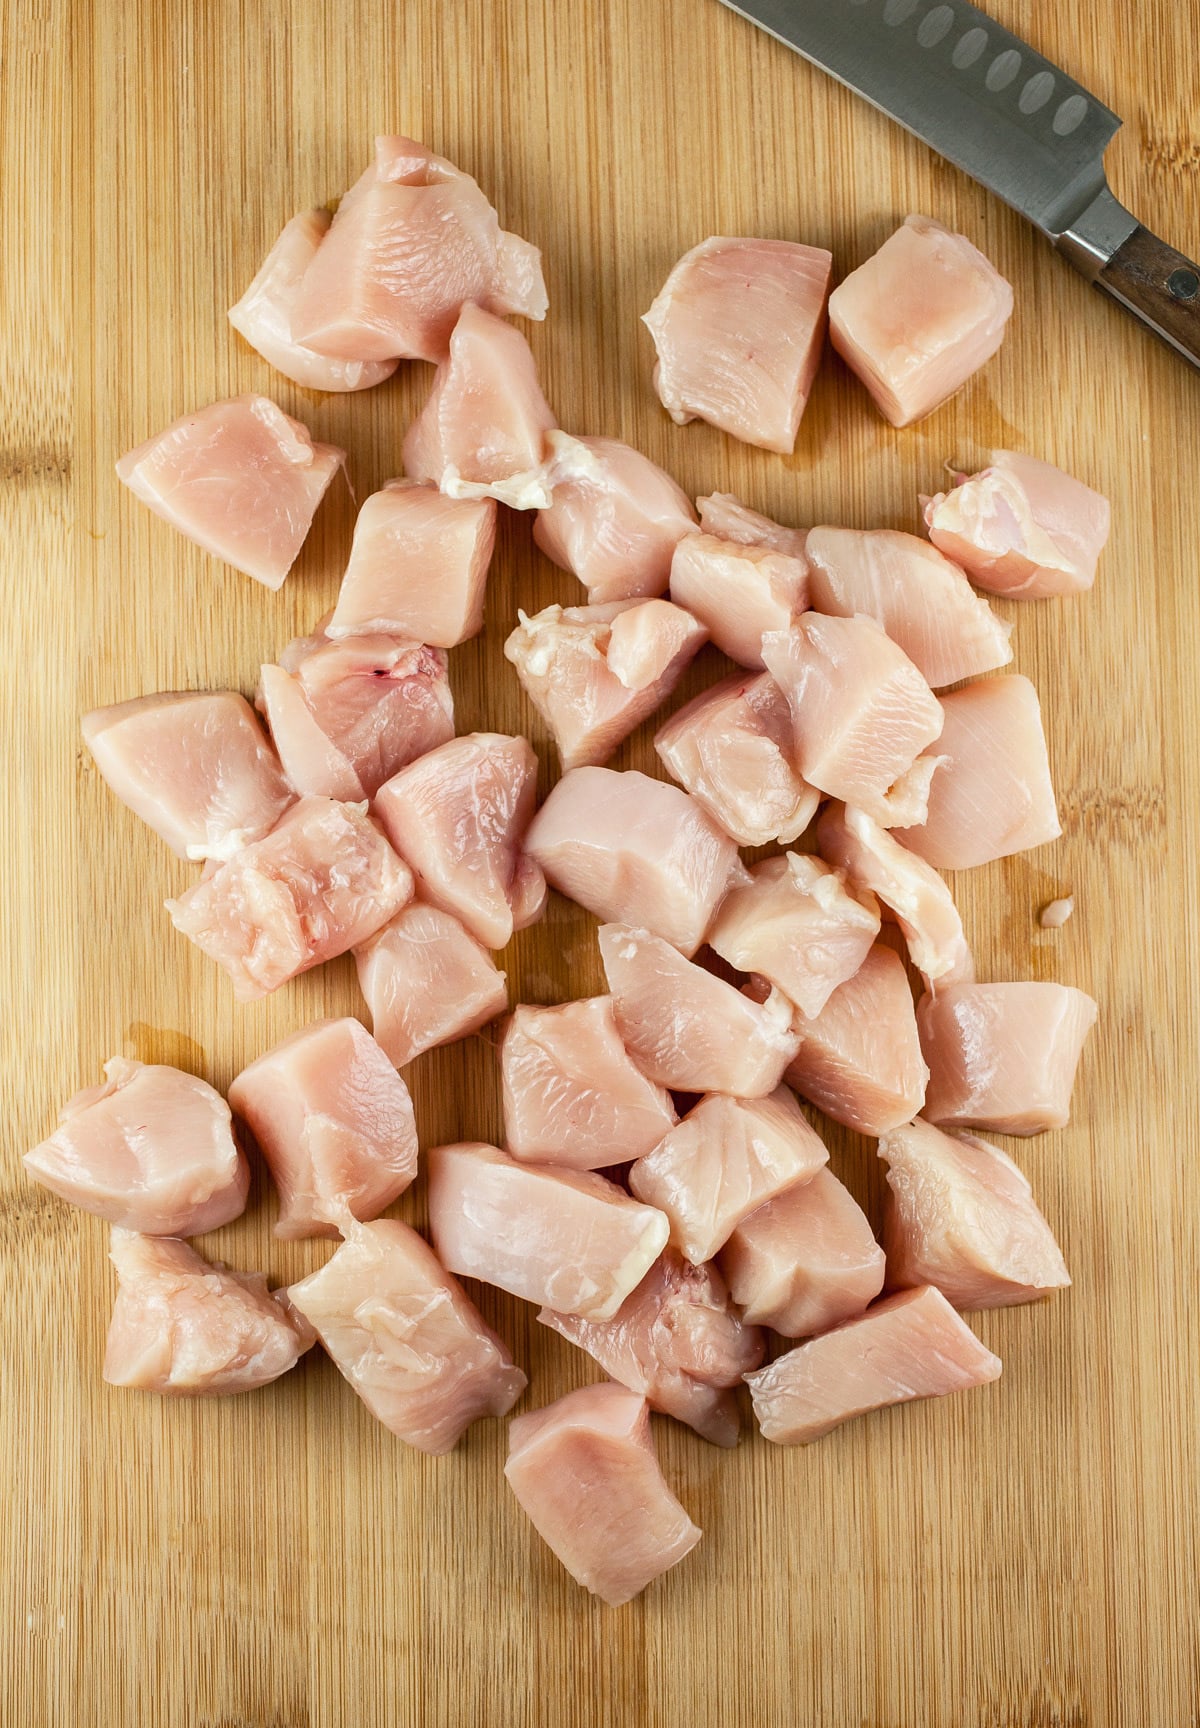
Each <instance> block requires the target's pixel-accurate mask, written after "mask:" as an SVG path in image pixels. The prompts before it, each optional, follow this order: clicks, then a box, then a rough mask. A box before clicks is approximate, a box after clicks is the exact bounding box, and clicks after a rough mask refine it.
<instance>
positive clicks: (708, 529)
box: [696, 492, 808, 558]
mask: <svg viewBox="0 0 1200 1728" xmlns="http://www.w3.org/2000/svg"><path fill="white" fill-rule="evenodd" d="M696 508H697V509H698V510H699V512H700V531H701V533H703V534H712V535H714V536H715V537H716V538H717V539H718V540H734V541H736V542H737V544H738V545H739V546H766V547H767V548H769V550H770V551H772V552H786V553H787V555H788V556H789V557H790V558H803V557H804V555H805V553H804V545H805V541H806V540H807V539H808V533H807V530H806V529H804V528H785V527H784V526H783V524H782V523H781V522H774V521H772V519H771V518H770V517H769V516H763V515H760V513H759V512H758V511H757V510H751V509H750V507H749V505H748V504H743V503H742V501H741V499H740V498H735V497H734V495H733V493H732V492H710V493H709V494H708V496H707V498H697V500H696Z"/></svg>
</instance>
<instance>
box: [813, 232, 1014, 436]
mask: <svg viewBox="0 0 1200 1728" xmlns="http://www.w3.org/2000/svg"><path fill="white" fill-rule="evenodd" d="M1012 309H1013V293H1012V288H1011V287H1010V286H1009V284H1008V283H1007V282H1006V281H1005V279H1004V277H1003V276H1001V274H1000V272H999V271H998V270H997V269H996V268H995V266H994V265H993V264H991V263H990V262H989V260H988V259H987V258H985V257H984V255H983V253H982V252H980V251H979V250H978V249H977V248H976V247H974V246H972V244H971V242H970V241H969V240H967V239H966V238H965V237H964V236H963V235H962V234H952V233H950V231H949V230H948V229H946V228H943V227H942V225H941V223H940V222H935V221H934V220H933V218H932V217H930V216H909V217H908V218H907V219H906V221H905V222H904V223H903V224H902V226H901V227H899V228H897V230H896V232H895V233H894V234H892V235H891V236H890V237H889V238H888V239H887V240H885V241H884V243H883V245H882V246H881V247H880V248H879V250H878V252H875V253H874V254H872V256H871V257H870V258H868V259H867V260H866V262H865V263H863V264H860V265H859V267H858V269H857V270H852V271H851V273H850V275H849V276H847V277H846V278H845V280H844V281H842V282H840V283H839V284H838V286H837V287H836V288H835V289H834V291H833V293H832V294H831V295H830V297H829V334H830V339H831V340H832V342H833V346H834V347H835V348H836V349H837V351H838V353H839V354H840V355H841V356H842V359H843V360H844V361H845V362H846V364H847V366H849V367H850V370H851V371H852V372H855V373H857V375H858V377H859V378H861V380H862V382H863V383H864V384H865V385H866V387H867V389H868V390H869V391H870V392H871V395H872V396H873V397H874V399H875V402H876V404H877V406H878V408H879V411H880V413H881V414H882V415H883V416H884V418H885V419H886V420H890V421H891V423H892V425H893V426H909V425H911V424H912V422H913V421H914V420H921V419H923V418H924V416H925V415H926V414H930V413H932V411H933V410H934V409H935V408H936V407H938V406H939V404H940V403H942V402H944V401H945V400H946V399H947V397H949V396H953V395H954V393H955V391H956V390H959V389H961V387H962V386H963V385H964V384H965V383H966V381H967V379H968V378H970V377H971V376H972V374H973V373H975V372H977V371H978V370H979V368H980V367H981V366H982V365H983V364H984V362H985V361H987V360H990V359H991V357H992V355H993V354H994V353H995V352H996V350H997V348H999V346H1000V344H1001V342H1002V341H1003V340H1004V332H1005V328H1006V326H1007V324H1008V320H1009V318H1010V317H1011V315H1012Z"/></svg>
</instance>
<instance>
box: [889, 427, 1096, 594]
mask: <svg viewBox="0 0 1200 1728" xmlns="http://www.w3.org/2000/svg"><path fill="white" fill-rule="evenodd" d="M922 503H923V507H924V511H925V526H926V528H927V529H928V530H929V538H930V539H931V540H932V541H933V543H934V545H935V546H937V547H940V549H941V550H942V551H943V552H944V553H945V554H946V556H947V557H948V558H953V559H954V561H955V562H956V563H957V564H961V565H962V567H963V569H964V570H965V571H966V572H967V575H968V576H969V577H970V578H971V580H972V582H975V583H976V584H977V585H978V586H979V587H980V588H986V589H987V590H988V591H989V592H990V593H992V594H1003V595H1005V596H1006V597H1007V598H1008V599H1010V600H1042V599H1045V597H1046V596H1047V595H1050V594H1079V593H1081V592H1082V591H1083V590H1084V589H1086V588H1090V587H1091V586H1092V583H1093V582H1094V581H1095V580H1096V561H1097V559H1098V558H1099V556H1100V553H1101V551H1102V549H1103V547H1104V543H1105V541H1106V540H1107V539H1108V530H1109V526H1110V522H1111V515H1112V513H1111V511H1110V510H1109V505H1108V499H1107V498H1105V497H1104V496H1103V494H1102V493H1099V492H1093V490H1092V488H1091V487H1090V486H1085V485H1084V483H1083V481H1082V480H1076V479H1075V478H1074V477H1073V476H1072V475H1070V474H1064V473H1063V471H1062V469H1061V468H1055V467H1052V466H1051V464H1050V463H1049V462H1039V461H1038V460H1037V458H1036V457H1035V456H1021V455H1018V453H1017V452H1016V451H1015V450H993V451H992V460H991V463H990V465H989V466H988V467H987V468H984V469H982V470H981V471H980V472H979V473H978V474H972V475H970V476H968V477H966V478H964V479H962V480H960V481H959V483H958V485H957V486H955V487H954V489H953V491H951V492H939V493H938V495H937V497H936V498H926V499H923V500H922Z"/></svg>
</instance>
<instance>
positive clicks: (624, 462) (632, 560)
mask: <svg viewBox="0 0 1200 1728" xmlns="http://www.w3.org/2000/svg"><path fill="white" fill-rule="evenodd" d="M547 442H548V444H549V445H550V449H551V451H552V453H553V462H554V469H553V483H554V496H553V498H552V500H551V502H550V504H549V506H548V507H547V508H546V509H544V510H539V511H538V513H537V517H536V518H535V520H534V524H533V538H534V540H535V541H536V542H537V544H538V545H539V546H540V547H541V549H542V551H543V552H544V553H545V554H546V556H547V558H550V559H552V560H553V561H554V563H555V564H557V565H558V566H559V567H560V568H561V569H563V570H569V571H570V572H571V574H572V575H573V576H578V578H579V580H580V581H581V582H582V583H583V585H584V587H585V588H586V589H587V591H588V603H589V605H592V606H598V605H605V604H606V603H607V602H608V601H610V600H632V599H637V598H641V597H643V596H646V595H655V594H661V593H662V592H663V590H664V589H665V588H666V586H667V581H668V579H669V577H670V574H671V554H672V553H673V552H674V550H675V547H676V545H677V544H678V542H679V541H680V540H681V539H682V538H683V537H684V536H685V535H687V534H694V533H695V532H696V513H695V511H694V510H693V509H692V506H691V504H690V503H689V501H688V498H687V495H686V493H684V492H683V491H682V490H681V489H680V488H679V487H678V486H677V485H676V484H675V482H674V480H672V479H671V477H670V475H669V474H664V473H663V471H662V469H661V468H658V467H656V466H655V464H654V463H653V462H651V461H650V459H649V457H648V456H643V455H642V453H641V451H640V450H633V449H631V448H630V446H629V445H628V444H621V443H619V442H618V441H617V439H615V438H572V437H570V436H569V435H568V434H567V433H566V432H551V433H549V434H548V435H547Z"/></svg>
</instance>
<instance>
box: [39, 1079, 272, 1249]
mask: <svg viewBox="0 0 1200 1728" xmlns="http://www.w3.org/2000/svg"><path fill="white" fill-rule="evenodd" d="M104 1073H105V1081H104V1084H103V1085H102V1086H88V1087H85V1088H84V1090H83V1091H82V1092H77V1093H76V1094H75V1096H74V1097H73V1098H72V1099H70V1101H69V1102H68V1103H66V1104H64V1105H63V1107H62V1110H61V1111H60V1112H59V1119H58V1127H57V1128H56V1129H55V1130H54V1132H53V1134H51V1135H50V1137H49V1138H48V1139H47V1140H43V1141H42V1143H41V1145H40V1146H35V1147H34V1148H33V1151H32V1152H27V1153H26V1154H25V1157H24V1160H23V1162H24V1165H25V1168H26V1170H28V1172H29V1174H30V1175H31V1176H32V1177H33V1179H34V1181H35V1182H40V1183H41V1184H42V1186H43V1187H45V1188H49V1189H50V1191H51V1193H52V1194H57V1195H58V1196H59V1198H60V1199H62V1200H69V1201H70V1202H71V1204H72V1205H73V1206H81V1207H82V1208H83V1210H84V1211H85V1212H94V1213H95V1214H96V1216H97V1217H98V1218H107V1219H108V1221H109V1223H110V1224H119V1225H121V1226H123V1227H124V1228H125V1229H127V1230H140V1231H143V1232H144V1233H146V1234H147V1235H154V1236H202V1235H203V1234H204V1232H205V1231H206V1230H216V1229H217V1228H218V1227H219V1226H220V1225H222V1224H228V1223H230V1221H231V1220H232V1219H234V1218H239V1217H240V1216H241V1214H242V1212H243V1211H244V1210H245V1207H246V1193H247V1190H248V1189H249V1186H250V1171H249V1168H248V1167H247V1164H246V1160H245V1159H244V1158H243V1157H242V1155H241V1153H240V1152H239V1151H238V1149H237V1145H236V1144H235V1142H234V1138H233V1130H232V1128H231V1126H230V1120H231V1119H230V1114H229V1106H228V1104H226V1102H225V1100H224V1098H222V1097H221V1094H220V1093H219V1092H214V1091H213V1089H212V1087H211V1086H207V1085H206V1084H205V1083H204V1081H203V1080H197V1079H196V1077H195V1075H194V1074H184V1073H182V1072H181V1071H180V1070H179V1069H178V1068H166V1067H162V1066H159V1065H156V1064H150V1065H147V1064H146V1063H144V1062H131V1061H127V1060H126V1059H125V1058H124V1057H123V1056H114V1057H112V1058H111V1060H110V1061H108V1062H106V1063H105V1064H104Z"/></svg>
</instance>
